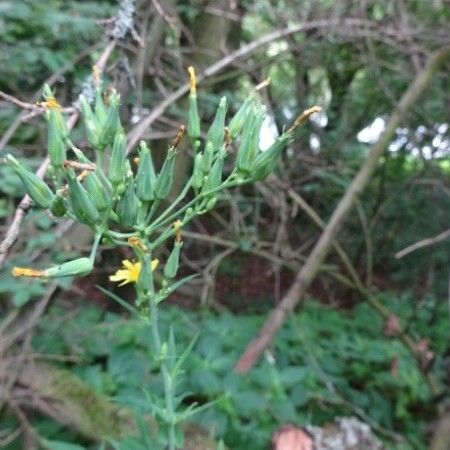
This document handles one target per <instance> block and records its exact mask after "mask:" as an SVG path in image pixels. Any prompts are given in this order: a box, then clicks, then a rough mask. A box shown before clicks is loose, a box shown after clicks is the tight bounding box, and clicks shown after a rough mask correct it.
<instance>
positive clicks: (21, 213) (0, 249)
mask: <svg viewBox="0 0 450 450" xmlns="http://www.w3.org/2000/svg"><path fill="white" fill-rule="evenodd" d="M115 46H116V41H115V40H112V41H109V42H108V44H107V46H106V47H105V49H104V50H103V52H102V54H101V55H100V58H99V59H98V61H97V64H96V66H97V69H98V71H99V72H100V73H101V72H103V71H104V69H105V64H106V61H107V60H108V57H109V56H110V55H111V53H112V51H113V50H114V48H115ZM78 115H79V114H78V112H77V111H75V112H74V113H73V114H72V115H71V116H70V117H69V119H68V120H67V127H68V129H69V130H70V129H72V128H73V127H74V126H75V124H76V122H77V120H78ZM49 164H50V160H49V159H48V157H46V158H45V159H44V161H42V163H41V165H40V166H39V168H38V170H37V172H36V175H37V176H38V177H39V178H44V176H45V173H46V172H47V169H48V166H49ZM30 205H31V198H30V197H28V195H25V197H24V198H23V199H22V200H21V201H20V203H19V205H18V207H17V209H16V212H15V214H14V217H13V220H12V222H11V225H10V226H9V228H8V230H7V232H6V235H5V237H4V238H3V240H2V242H1V243H0V268H1V267H2V266H3V264H4V263H5V260H6V256H7V255H8V252H9V249H10V248H11V247H12V245H13V244H14V242H15V241H16V239H17V237H18V235H19V228H20V224H21V223H22V220H23V219H24V217H25V214H26V211H27V210H28V208H29V207H30Z"/></svg>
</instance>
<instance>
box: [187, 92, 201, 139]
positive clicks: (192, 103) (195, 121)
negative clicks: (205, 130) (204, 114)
mask: <svg viewBox="0 0 450 450" xmlns="http://www.w3.org/2000/svg"><path fill="white" fill-rule="evenodd" d="M187 131H188V136H189V137H190V138H191V139H196V138H198V137H199V136H200V118H199V116H198V107H197V94H196V93H195V92H194V93H191V94H190V95H189V113H188V126H187Z"/></svg>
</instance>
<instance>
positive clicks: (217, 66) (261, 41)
mask: <svg viewBox="0 0 450 450" xmlns="http://www.w3.org/2000/svg"><path fill="white" fill-rule="evenodd" d="M374 25H375V24H374V23H373V22H371V21H368V20H362V19H354V18H349V19H328V20H316V21H310V22H305V23H303V22H302V23H299V24H296V25H292V26H288V27H286V28H282V29H280V30H276V31H273V32H272V33H268V34H266V35H264V36H261V37H260V38H258V39H255V40H254V41H252V42H250V43H249V44H247V45H244V46H242V47H241V48H240V49H238V50H236V51H234V52H232V53H230V54H229V55H227V56H225V57H223V58H222V59H220V60H219V61H217V62H216V63H214V64H212V65H211V66H209V67H208V68H207V69H206V70H205V71H204V72H203V73H201V74H199V75H198V76H197V82H198V83H201V82H202V81H204V80H205V79H207V78H210V77H212V76H213V75H216V74H217V73H219V72H220V71H222V70H223V69H224V68H226V67H228V66H230V65H232V64H234V63H235V62H236V61H238V60H239V59H242V58H244V57H247V56H248V55H250V54H252V53H253V52H255V51H256V50H258V49H259V48H260V47H263V46H265V45H267V44H269V43H271V42H273V41H276V40H278V39H281V38H284V37H286V36H289V35H292V34H295V33H300V32H302V31H308V30H315V29H322V28H325V29H327V28H333V30H336V29H339V28H337V27H340V28H341V29H345V28H348V29H352V32H355V28H356V27H361V28H364V29H365V30H366V29H370V28H374ZM377 31H379V34H378V36H384V35H387V36H390V35H394V36H395V30H393V29H390V28H386V29H383V30H381V31H380V30H377ZM188 92H189V84H188V83H186V84H185V85H184V86H181V87H179V88H178V89H177V90H176V91H174V92H173V93H172V94H170V95H168V96H167V97H166V98H165V99H164V100H163V101H162V102H161V103H159V105H157V106H156V107H155V108H154V109H153V110H152V111H151V112H150V114H149V115H148V116H147V117H145V118H144V119H142V120H141V121H140V122H139V123H138V124H137V125H136V126H135V127H134V128H133V129H132V130H131V131H130V133H129V135H128V137H129V139H128V146H127V151H128V152H129V151H131V149H132V148H133V147H134V146H135V145H136V143H137V142H138V141H139V139H140V138H141V137H142V136H143V134H144V133H145V132H146V130H147V128H148V127H150V125H152V124H153V122H155V120H156V119H157V118H158V117H159V116H161V115H162V114H163V113H164V112H165V111H166V109H167V108H168V107H169V106H170V105H172V104H173V103H175V102H176V101H177V100H179V99H180V98H182V97H183V96H184V95H185V94H187V93H188Z"/></svg>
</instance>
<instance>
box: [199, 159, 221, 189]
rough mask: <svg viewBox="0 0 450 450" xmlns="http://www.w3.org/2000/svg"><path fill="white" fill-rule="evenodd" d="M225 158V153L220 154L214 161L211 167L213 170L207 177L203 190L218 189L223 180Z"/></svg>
mask: <svg viewBox="0 0 450 450" xmlns="http://www.w3.org/2000/svg"><path fill="white" fill-rule="evenodd" d="M223 160H224V155H219V156H218V157H217V159H216V160H215V161H214V164H213V166H212V167H211V171H210V172H209V174H208V177H207V178H206V182H205V185H204V186H203V190H204V191H205V192H208V191H211V190H213V189H216V188H217V187H219V185H220V183H221V182H222V170H223Z"/></svg>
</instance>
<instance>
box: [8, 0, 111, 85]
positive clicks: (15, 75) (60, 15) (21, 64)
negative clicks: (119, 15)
mask: <svg viewBox="0 0 450 450" xmlns="http://www.w3.org/2000/svg"><path fill="white" fill-rule="evenodd" d="M112 6H113V4H112V3H111V2H109V1H95V2H94V1H92V2H91V1H88V2H79V1H69V0H65V1H63V2H61V1H59V0H51V1H46V2H36V1H33V0H21V1H20V2H17V1H14V0H6V1H2V3H1V5H0V16H1V17H2V22H1V25H0V41H2V43H3V45H2V49H1V52H0V64H1V65H2V68H3V69H2V75H1V76H0V89H2V90H7V91H13V92H19V91H21V90H23V89H24V88H25V89H27V88H28V87H29V86H30V85H31V86H37V85H38V84H36V82H37V83H42V81H43V80H45V78H46V77H47V76H48V75H49V74H50V73H52V72H54V71H56V70H58V69H60V68H61V66H62V65H64V64H66V63H69V62H71V61H72V60H73V58H75V57H76V56H77V54H78V52H79V51H80V48H83V46H86V45H87V44H88V43H89V42H92V41H93V40H94V39H95V38H98V36H99V34H100V33H101V29H99V27H98V26H97V25H96V24H95V19H96V18H103V17H105V16H107V15H108V14H111V13H112V11H113V8H112ZM30 18H32V20H30Z"/></svg>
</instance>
